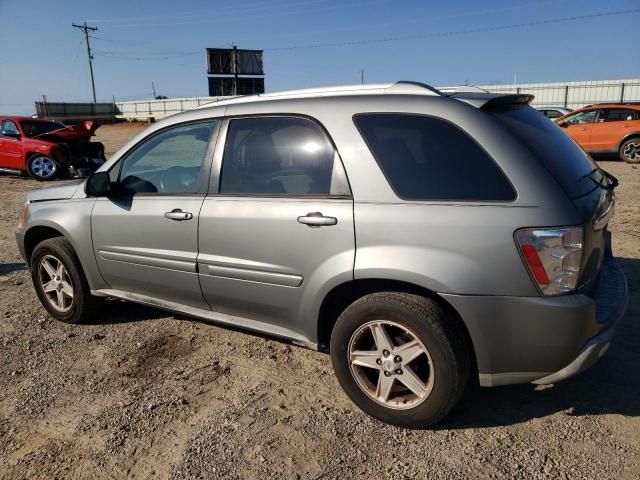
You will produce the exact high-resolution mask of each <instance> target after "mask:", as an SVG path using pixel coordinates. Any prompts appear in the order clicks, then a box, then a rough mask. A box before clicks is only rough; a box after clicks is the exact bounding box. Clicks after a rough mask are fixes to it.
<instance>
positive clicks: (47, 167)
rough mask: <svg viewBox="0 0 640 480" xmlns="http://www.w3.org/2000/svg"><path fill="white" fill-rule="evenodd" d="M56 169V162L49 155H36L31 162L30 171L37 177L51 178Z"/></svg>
mask: <svg viewBox="0 0 640 480" xmlns="http://www.w3.org/2000/svg"><path fill="white" fill-rule="evenodd" d="M57 169H58V167H57V165H56V162H55V161H54V160H53V159H52V158H49V157H38V158H36V159H35V160H34V161H33V162H32V163H31V171H32V172H33V174H34V175H35V176H36V177H38V178H51V177H52V176H53V175H55V173H56V170H57Z"/></svg>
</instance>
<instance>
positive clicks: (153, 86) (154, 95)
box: [151, 80, 156, 100]
mask: <svg viewBox="0 0 640 480" xmlns="http://www.w3.org/2000/svg"><path fill="white" fill-rule="evenodd" d="M151 88H152V89H153V98H154V100H155V98H156V86H155V85H154V84H153V80H152V81H151Z"/></svg>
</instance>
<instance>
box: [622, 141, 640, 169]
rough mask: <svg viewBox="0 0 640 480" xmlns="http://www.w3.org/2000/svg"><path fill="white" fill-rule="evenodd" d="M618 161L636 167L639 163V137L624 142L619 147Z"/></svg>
mask: <svg viewBox="0 0 640 480" xmlns="http://www.w3.org/2000/svg"><path fill="white" fill-rule="evenodd" d="M619 153H620V160H623V161H625V162H627V163H631V164H633V165H637V164H639V163H640V137H633V138H629V139H627V140H625V141H624V142H622V145H620V152H619Z"/></svg>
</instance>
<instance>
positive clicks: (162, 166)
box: [91, 121, 217, 309]
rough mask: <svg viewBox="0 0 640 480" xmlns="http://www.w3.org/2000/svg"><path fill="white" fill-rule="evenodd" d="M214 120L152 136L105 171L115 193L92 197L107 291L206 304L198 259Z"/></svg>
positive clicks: (95, 234)
mask: <svg viewBox="0 0 640 480" xmlns="http://www.w3.org/2000/svg"><path fill="white" fill-rule="evenodd" d="M216 126H217V122H215V121H208V122H199V123H192V124H187V125H181V126H177V127H172V128H168V129H166V130H162V131H160V132H159V133H155V134H152V135H151V136H150V137H149V138H147V139H145V140H143V141H142V142H141V143H139V144H138V145H137V146H136V147H134V149H133V150H132V151H131V152H129V153H128V154H127V155H126V156H125V157H124V158H123V159H122V160H121V161H120V162H119V163H118V164H117V165H116V166H115V167H114V168H113V169H112V170H111V171H110V174H111V178H112V180H113V181H114V184H113V191H114V193H113V195H111V196H109V197H106V198H98V199H97V201H96V203H95V206H94V209H93V213H92V217H91V228H92V235H93V246H94V251H95V255H96V259H97V262H98V266H99V268H100V273H101V274H102V277H103V278H104V280H105V281H106V282H107V283H108V284H109V285H110V286H111V288H112V289H116V290H121V291H125V292H131V293H135V294H140V295H146V296H151V297H159V298H162V299H163V300H168V301H170V302H174V303H178V304H182V305H189V306H193V307H199V308H207V309H208V306H207V304H206V302H205V301H204V299H203V297H202V293H201V291H200V285H199V283H198V275H197V273H196V257H197V254H198V215H199V213H200V208H201V207H202V202H203V200H204V195H205V193H206V189H207V183H208V180H209V172H210V162H211V155H212V153H211V152H212V147H211V145H210V141H211V142H213V139H214V138H215V136H216V130H217V129H216Z"/></svg>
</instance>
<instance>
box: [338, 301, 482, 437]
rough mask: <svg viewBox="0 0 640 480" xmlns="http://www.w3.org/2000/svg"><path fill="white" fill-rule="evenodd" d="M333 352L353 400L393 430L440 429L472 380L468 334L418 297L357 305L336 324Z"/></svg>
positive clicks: (340, 377) (436, 306) (342, 382)
mask: <svg viewBox="0 0 640 480" xmlns="http://www.w3.org/2000/svg"><path fill="white" fill-rule="evenodd" d="M330 348H331V361H332V363H333V368H334V370H335V372H336V376H337V378H338V381H339V382H340V385H341V386H342V388H343V389H344V391H345V392H346V393H347V395H348V396H349V398H351V400H352V401H353V402H354V403H355V404H356V405H357V406H358V407H360V408H361V409H362V410H363V411H364V412H366V413H368V414H369V415H371V416H372V417H375V418H377V419H378V420H381V421H383V422H386V423H390V424H392V425H398V426H402V427H408V428H423V427H427V426H429V425H433V424H434V423H436V422H438V421H439V420H441V419H442V418H443V417H444V416H445V415H447V413H449V412H450V411H451V409H452V408H453V407H454V406H455V404H456V403H457V402H458V400H459V399H460V397H461V396H462V394H463V392H464V390H465V387H466V385H467V383H468V380H469V377H470V369H471V356H470V349H469V346H468V345H467V340H466V337H465V336H464V333H463V332H461V331H460V329H459V328H458V327H457V325H456V323H455V319H453V318H451V316H450V314H449V313H448V312H447V311H446V310H445V309H444V308H443V307H442V306H441V305H440V304H438V303H437V302H435V301H434V300H432V299H430V298H426V297H422V296H419V295H413V294H407V293H400V292H380V293H372V294H369V295H366V296H364V297H362V298H360V299H359V300H356V301H355V302H354V303H352V304H351V305H350V306H349V307H347V309H346V310H345V311H344V312H343V313H342V315H340V318H338V321H337V322H336V325H335V327H334V329H333V332H331V346H330Z"/></svg>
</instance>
